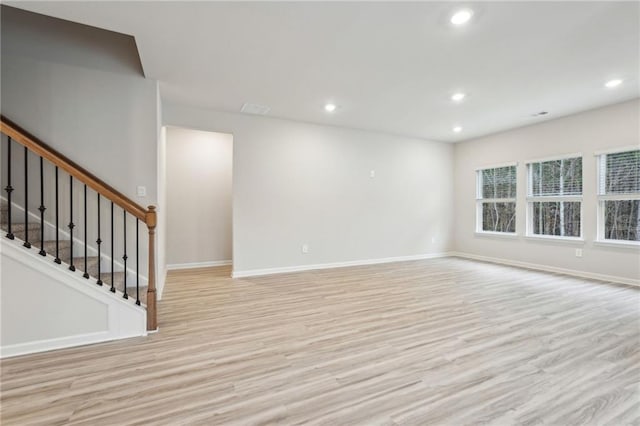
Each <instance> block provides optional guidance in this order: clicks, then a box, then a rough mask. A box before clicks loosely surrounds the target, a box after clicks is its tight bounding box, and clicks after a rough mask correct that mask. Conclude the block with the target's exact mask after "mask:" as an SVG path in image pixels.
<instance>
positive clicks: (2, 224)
mask: <svg viewBox="0 0 640 426" xmlns="http://www.w3.org/2000/svg"><path fill="white" fill-rule="evenodd" d="M0 131H1V133H2V157H3V159H2V160H3V164H2V176H1V179H2V189H3V190H4V191H5V194H6V198H5V199H2V200H0V229H1V230H2V234H3V238H7V239H9V240H14V241H15V242H16V243H22V244H21V245H22V247H24V250H26V251H28V252H29V253H31V254H32V255H33V256H41V257H46V258H47V259H50V260H51V267H52V268H59V269H62V270H64V271H67V272H68V273H69V274H76V275H78V276H81V277H84V278H85V279H86V282H87V285H93V286H101V287H103V288H105V294H108V295H110V296H108V297H119V298H123V299H126V301H127V302H129V303H132V304H136V305H139V306H141V307H142V308H144V309H146V311H147V329H148V330H155V329H156V328H157V318H156V289H155V226H156V212H155V207H154V206H149V208H148V209H145V208H143V207H141V206H139V205H138V204H136V203H135V202H133V201H132V200H130V199H129V198H127V197H126V196H125V195H123V194H121V193H120V192H118V191H117V190H115V189H113V188H112V187H110V186H109V185H107V184H106V183H104V182H103V181H102V180H100V179H99V178H97V177H96V176H94V175H93V174H91V173H90V172H88V171H87V170H85V169H84V168H82V167H80V166H79V165H77V164H76V163H74V162H73V161H71V160H69V159H68V158H66V157H65V156H63V155H62V154H60V153H58V152H57V151H55V150H54V149H53V148H51V147H50V146H48V145H47V144H45V143H44V142H42V141H41V140H39V139H38V138H36V137H34V136H33V135H31V134H30V133H28V132H27V131H25V130H24V129H22V128H21V127H20V126H18V125H17V124H15V123H13V122H12V121H11V120H9V119H7V118H6V117H4V116H0ZM140 225H142V226H145V225H146V228H147V230H148V238H140V235H141V232H140V230H141V227H140ZM142 231H143V232H142V233H144V230H142ZM140 240H142V244H141V241H140ZM16 246H18V244H16ZM141 246H142V250H140V248H141ZM141 252H142V253H141ZM140 254H142V255H143V256H142V257H143V258H144V259H142V261H141V259H140V257H141V256H140ZM145 271H146V272H147V274H146V276H145V275H144V272H145ZM107 290H109V291H107Z"/></svg>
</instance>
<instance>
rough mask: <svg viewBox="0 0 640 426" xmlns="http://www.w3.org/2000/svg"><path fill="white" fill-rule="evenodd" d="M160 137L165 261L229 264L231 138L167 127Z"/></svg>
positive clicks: (174, 262)
mask: <svg viewBox="0 0 640 426" xmlns="http://www.w3.org/2000/svg"><path fill="white" fill-rule="evenodd" d="M166 138H167V142H166V152H167V155H166V159H167V160H166V167H167V169H166V173H167V176H166V185H167V186H166V191H167V241H169V242H170V243H169V244H168V245H167V263H168V264H169V265H171V266H172V267H180V266H186V265H185V264H192V266H197V264H203V265H205V264H211V263H216V262H226V261H230V260H231V255H232V254H231V248H232V241H231V226H232V224H231V210H232V208H231V200H232V193H231V190H232V162H233V136H232V135H230V134H225V133H214V132H203V131H199V130H191V129H183V128H179V127H167V136H166ZM193 264H195V265H193Z"/></svg>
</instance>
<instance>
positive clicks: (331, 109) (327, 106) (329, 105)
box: [324, 104, 336, 112]
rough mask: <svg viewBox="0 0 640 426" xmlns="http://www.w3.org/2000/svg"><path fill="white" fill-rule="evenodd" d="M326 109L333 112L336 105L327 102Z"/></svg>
mask: <svg viewBox="0 0 640 426" xmlns="http://www.w3.org/2000/svg"><path fill="white" fill-rule="evenodd" d="M324 110H325V111H327V112H333V111H335V110H336V105H335V104H326V105H325V106H324Z"/></svg>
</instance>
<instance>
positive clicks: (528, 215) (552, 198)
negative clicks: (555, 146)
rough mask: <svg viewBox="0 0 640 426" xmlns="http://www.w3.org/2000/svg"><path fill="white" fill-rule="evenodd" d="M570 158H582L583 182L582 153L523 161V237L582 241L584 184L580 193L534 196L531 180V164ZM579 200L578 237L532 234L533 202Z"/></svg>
mask: <svg viewBox="0 0 640 426" xmlns="http://www.w3.org/2000/svg"><path fill="white" fill-rule="evenodd" d="M571 158H582V167H583V183H584V157H583V155H582V153H580V152H578V153H574V154H562V155H557V156H554V157H545V158H537V159H533V160H527V161H525V167H526V168H527V169H526V173H527V179H526V185H527V188H526V191H527V212H526V215H525V221H526V232H525V238H527V239H532V240H551V241H566V242H578V243H580V242H584V229H583V228H584V226H583V218H584V202H583V196H584V185H583V191H582V192H583V193H582V194H581V195H542V196H534V195H533V188H532V181H533V170H532V168H531V165H532V164H535V163H544V162H546V161H557V160H568V159H571ZM561 201H564V202H579V203H580V236H579V237H568V236H563V235H545V234H534V232H533V203H536V202H542V203H544V202H561Z"/></svg>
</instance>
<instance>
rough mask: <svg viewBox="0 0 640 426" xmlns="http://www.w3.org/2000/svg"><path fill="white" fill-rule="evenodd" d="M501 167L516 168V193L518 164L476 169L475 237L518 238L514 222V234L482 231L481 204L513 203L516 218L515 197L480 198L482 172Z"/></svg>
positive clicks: (512, 163)
mask: <svg viewBox="0 0 640 426" xmlns="http://www.w3.org/2000/svg"><path fill="white" fill-rule="evenodd" d="M502 167H515V168H516V192H517V191H518V162H517V161H516V162H510V163H502V164H493V165H489V166H483V167H478V168H476V169H475V173H476V230H475V234H476V235H481V236H501V237H517V236H518V228H517V222H516V232H497V231H485V230H483V229H482V204H483V203H514V204H515V205H516V216H517V207H518V204H517V202H516V197H512V198H482V183H481V181H482V179H481V176H482V174H481V172H482V171H483V170H489V169H499V168H502Z"/></svg>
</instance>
